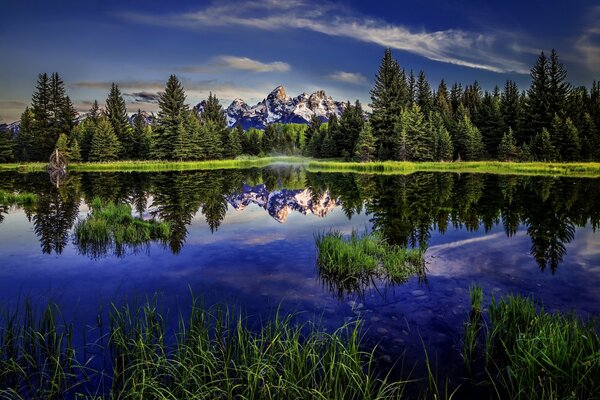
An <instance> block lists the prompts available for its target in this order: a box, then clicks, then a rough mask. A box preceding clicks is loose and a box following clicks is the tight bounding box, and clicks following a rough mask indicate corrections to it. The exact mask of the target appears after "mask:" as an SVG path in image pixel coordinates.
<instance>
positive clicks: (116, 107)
mask: <svg viewBox="0 0 600 400" xmlns="http://www.w3.org/2000/svg"><path fill="white" fill-rule="evenodd" d="M94 107H95V106H93V108H94ZM106 116H107V118H108V121H109V122H110V125H111V126H112V128H113V131H114V132H115V135H117V138H118V139H119V143H121V154H120V155H119V156H120V157H121V158H132V157H133V137H132V136H133V135H132V132H131V129H130V126H129V119H128V118H127V108H126V107H125V100H124V99H123V96H122V95H121V91H120V90H119V86H118V85H116V84H115V83H113V84H112V85H111V87H110V91H109V93H108V97H107V98H106Z"/></svg>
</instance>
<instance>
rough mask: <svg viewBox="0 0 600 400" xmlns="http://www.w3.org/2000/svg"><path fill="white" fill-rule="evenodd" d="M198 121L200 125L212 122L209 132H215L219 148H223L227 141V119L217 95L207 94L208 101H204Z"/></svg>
mask: <svg viewBox="0 0 600 400" xmlns="http://www.w3.org/2000/svg"><path fill="white" fill-rule="evenodd" d="M200 120H201V122H202V123H206V122H207V121H212V122H213V124H212V125H211V130H214V131H216V132H217V134H218V136H219V138H220V140H221V147H223V146H225V144H226V143H227V141H228V140H229V131H228V129H227V118H226V117H225V110H223V106H221V103H220V102H219V99H218V98H217V95H213V94H212V92H211V93H209V95H208V99H206V100H205V101H204V109H203V110H202V113H201V114H200ZM213 133H214V132H213Z"/></svg>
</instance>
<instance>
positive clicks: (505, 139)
mask: <svg viewBox="0 0 600 400" xmlns="http://www.w3.org/2000/svg"><path fill="white" fill-rule="evenodd" d="M518 158H519V148H518V147H517V142H516V140H515V137H514V135H513V131H512V128H510V127H509V128H508V133H505V134H504V135H503V136H502V140H501V141H500V145H499V146H498V159H499V160H500V161H516V160H517V159H518Z"/></svg>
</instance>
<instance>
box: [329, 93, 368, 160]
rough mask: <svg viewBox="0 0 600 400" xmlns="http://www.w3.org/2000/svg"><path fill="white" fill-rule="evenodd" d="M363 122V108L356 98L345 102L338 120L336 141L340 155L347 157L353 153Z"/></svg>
mask: <svg viewBox="0 0 600 400" xmlns="http://www.w3.org/2000/svg"><path fill="white" fill-rule="evenodd" d="M364 124H365V119H364V116H363V109H362V106H361V104H360V102H359V101H358V100H356V102H355V103H354V105H351V104H350V102H348V103H346V108H344V111H343V112H342V115H341V117H340V122H339V128H338V132H339V136H338V140H337V141H336V146H337V148H338V152H339V154H335V155H334V156H337V155H341V156H342V157H344V158H346V159H348V158H350V157H351V156H352V154H354V148H355V146H356V141H357V140H358V135H359V134H360V131H361V130H362V128H363V126H364Z"/></svg>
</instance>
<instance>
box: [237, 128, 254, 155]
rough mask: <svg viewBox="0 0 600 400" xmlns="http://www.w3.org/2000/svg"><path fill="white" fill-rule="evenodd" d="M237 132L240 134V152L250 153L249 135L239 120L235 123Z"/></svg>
mask: <svg viewBox="0 0 600 400" xmlns="http://www.w3.org/2000/svg"><path fill="white" fill-rule="evenodd" d="M234 129H235V132H236V133H237V135H238V142H239V143H240V154H250V151H249V146H248V135H246V132H244V128H243V127H242V124H240V123H239V122H237V123H236V124H235V128H234Z"/></svg>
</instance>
